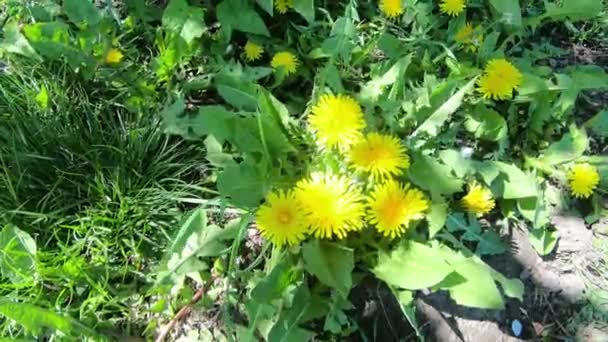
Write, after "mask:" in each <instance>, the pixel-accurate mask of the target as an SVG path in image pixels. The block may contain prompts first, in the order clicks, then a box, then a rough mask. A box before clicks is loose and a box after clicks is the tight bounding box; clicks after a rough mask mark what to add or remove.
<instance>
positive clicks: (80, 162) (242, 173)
mask: <svg viewBox="0 0 608 342" xmlns="http://www.w3.org/2000/svg"><path fill="white" fill-rule="evenodd" d="M161 3H162V5H161ZM7 4H8V5H6V6H5V8H2V9H0V19H1V18H3V19H2V20H0V21H2V22H3V25H2V32H1V34H0V56H1V57H2V62H1V63H0V188H1V189H2V191H0V227H2V230H1V231H0V272H1V273H0V284H2V285H1V286H0V296H3V297H5V300H4V301H2V302H0V314H1V315H2V316H3V317H5V318H6V319H3V320H0V332H1V333H0V334H2V335H7V336H11V337H14V338H19V337H35V338H38V339H52V340H56V339H71V338H74V337H77V336H78V337H88V338H90V339H92V340H102V339H104V337H102V336H98V332H101V331H104V332H106V331H112V332H114V331H118V330H121V331H120V336H121V337H123V336H139V335H141V336H143V338H145V339H150V338H152V337H153V336H152V335H153V334H154V332H156V331H159V329H162V327H160V325H162V324H164V323H165V322H167V321H169V320H170V319H171V318H172V317H174V315H175V313H176V311H177V310H178V309H179V308H181V307H183V306H184V305H186V304H187V303H188V302H189V301H190V300H191V298H192V297H193V296H194V292H195V291H196V289H195V288H194V287H196V288H197V289H200V288H202V289H203V290H204V295H203V296H202V298H200V299H199V301H198V302H197V303H196V304H195V305H194V306H193V308H194V310H197V311H200V315H198V316H201V317H202V318H201V319H205V320H214V321H215V320H218V321H219V323H220V324H218V325H217V327H216V325H213V326H214V328H211V329H209V331H202V330H201V332H200V333H199V332H196V334H195V333H192V335H190V336H189V338H191V339H200V340H204V339H210V340H211V339H214V340H238V341H261V340H265V341H283V342H285V341H308V340H312V339H321V340H348V339H352V338H353V336H356V335H354V334H359V335H361V337H362V339H364V340H365V339H368V340H371V339H374V338H375V337H376V336H368V335H366V334H367V333H369V332H367V331H362V330H360V328H361V326H360V325H359V324H358V323H356V322H354V319H353V318H354V317H360V315H359V314H358V313H357V312H358V311H363V310H364V308H361V307H359V306H357V307H355V304H358V303H357V299H359V298H358V297H357V296H358V295H359V294H360V293H370V292H372V291H370V290H371V289H369V288H367V287H368V286H369V285H368V283H369V280H371V278H374V277H375V278H376V279H375V280H380V281H382V282H384V283H385V285H387V286H388V289H389V290H390V291H391V292H392V294H393V295H394V297H395V300H396V301H397V302H398V303H399V306H400V309H401V312H402V313H403V315H404V316H405V318H406V319H407V320H408V321H409V322H410V324H411V325H412V326H413V327H414V330H415V332H416V334H417V335H418V337H419V338H423V336H422V335H421V333H422V332H421V330H420V329H418V323H417V322H416V320H417V317H416V312H415V305H416V301H415V300H414V298H418V297H419V296H420V292H424V293H426V292H427V291H446V292H447V293H448V294H449V296H450V298H451V299H452V300H453V301H454V302H456V303H457V304H459V305H463V306H469V307H476V308H482V309H494V310H501V309H504V308H505V299H504V297H509V298H515V299H517V300H520V301H521V300H522V299H523V296H524V286H523V283H522V282H521V281H520V280H519V279H509V278H506V277H505V276H503V275H502V274H500V273H499V272H498V271H497V270H495V269H493V268H492V267H491V266H490V265H488V264H486V263H485V262H484V261H483V260H486V259H485V258H486V257H489V256H491V258H488V259H487V260H491V259H495V258H500V256H501V255H504V254H506V253H510V252H511V251H510V250H509V241H508V239H509V237H508V236H506V235H505V234H503V232H504V231H506V230H508V229H512V228H513V226H514V225H516V224H517V225H518V226H523V224H524V223H525V224H527V225H528V226H529V227H530V229H529V233H528V235H529V240H530V243H531V244H532V245H533V246H534V248H535V249H536V250H537V252H538V253H539V254H540V255H548V254H549V253H551V252H552V251H553V250H554V249H555V248H556V245H557V239H558V238H559V237H558V236H557V232H556V231H554V230H552V228H551V225H550V221H551V220H550V218H551V216H552V215H553V214H554V212H555V211H556V210H564V209H565V210H569V211H573V212H577V213H578V214H580V216H581V217H584V218H585V219H586V221H587V222H588V223H593V222H596V221H598V220H599V219H600V218H601V217H602V215H604V214H605V209H604V208H602V205H601V204H602V201H603V197H605V191H606V189H608V161H607V160H606V158H605V157H604V156H601V155H594V154H601V153H602V146H604V145H605V142H606V141H605V140H606V137H607V133H606V132H608V128H607V127H608V124H607V122H608V115H607V114H606V113H607V112H606V110H605V109H604V108H601V107H598V106H597V103H596V102H597V101H596V97H595V95H594V94H593V95H591V96H589V94H590V91H597V90H599V91H604V90H606V89H608V74H607V73H606V71H605V70H604V67H603V66H601V65H569V66H562V64H563V62H567V61H569V60H570V58H569V55H570V51H569V50H568V49H567V48H560V47H558V46H563V44H561V43H562V42H561V41H556V40H555V37H553V36H555V35H554V34H553V33H555V32H560V34H561V33H562V32H568V31H570V32H574V34H575V35H578V37H583V36H585V35H588V34H589V33H588V32H594V33H593V34H591V35H592V36H595V35H598V36H599V33H597V32H602V28H604V27H605V25H604V24H602V23H601V21H599V20H595V16H596V15H597V14H598V13H600V12H601V11H602V9H603V5H602V1H600V0H563V1H543V2H540V1H532V2H530V1H527V2H521V1H517V0H504V1H503V0H479V1H467V2H466V5H467V6H466V9H465V12H464V13H462V14H460V15H458V16H456V17H450V16H447V15H445V14H442V13H441V12H440V11H438V6H437V5H438V2H437V1H409V0H408V1H403V2H402V3H401V5H402V6H403V8H402V10H403V13H401V14H397V15H396V16H395V17H391V18H388V16H390V15H392V14H395V13H392V14H391V13H383V10H382V6H381V5H380V2H379V1H375V0H374V1H354V0H345V1H334V2H331V1H313V0H292V1H284V2H280V1H278V0H275V1H272V0H255V1H254V0H220V1H215V2H213V1H212V2H209V1H191V0H169V1H161V2H159V1H144V0H134V1H123V2H120V1H118V2H115V1H114V2H112V1H90V0H65V1H60V2H57V1H51V0H45V1H27V2H20V1H9V2H8V3H7ZM283 12H284V13H283ZM487 18H489V20H485V19H487ZM581 22H583V23H582V24H581ZM587 22H589V23H587ZM466 24H470V27H469V26H465V25H466ZM589 27H591V28H589ZM463 28H464V29H465V31H466V29H471V30H472V32H470V33H469V35H466V34H465V35H464V36H463V32H465V31H462V30H463ZM588 30H589V31H588ZM604 31H605V30H604ZM465 33H466V32H465ZM548 33H549V34H548ZM585 37H586V38H581V39H582V40H584V39H587V38H589V37H588V36H585ZM560 38H561V35H560ZM570 38H572V37H568V39H570ZM598 39H599V38H598ZM574 40H575V39H574ZM574 40H573V41H574ZM247 43H251V44H255V45H257V46H258V47H259V49H260V51H261V54H260V56H259V58H257V59H255V61H252V60H251V58H249V59H247V58H245V46H246V44H247ZM251 44H250V45H247V46H248V47H251ZM279 52H289V53H290V54H293V55H294V56H295V58H296V59H297V63H296V64H294V65H292V66H293V67H294V69H295V70H294V71H295V72H293V73H289V74H287V73H286V72H285V70H284V68H281V67H277V66H276V63H272V60H273V57H275V56H277V53H279ZM280 56H281V55H279V57H280ZM283 56H284V55H283ZM496 59H504V60H505V61H504V62H505V63H503V64H502V66H503V68H502V70H498V71H499V72H498V74H493V72H494V73H496V70H491V69H492V68H491V67H490V66H492V65H494V66H495V65H496V64H493V63H492V60H496ZM275 62H276V61H275ZM283 62H284V61H283ZM499 64H500V63H499ZM505 64H506V65H507V66H509V65H512V66H513V68H514V69H516V70H517V72H513V71H511V72H505V70H506V69H505V68H504V66H505ZM273 66H274V67H273ZM555 66H557V67H555ZM519 74H521V77H520V75H519ZM507 83H508V87H507V89H505V84H507ZM511 86H512V88H513V89H511ZM497 94H498V95H500V96H498V97H497V96H496V95H497ZM324 95H340V96H348V97H349V100H348V101H337V102H336V103H339V105H337V107H338V108H330V110H327V111H325V112H326V114H327V113H330V115H333V116H335V117H334V118H333V120H335V121H332V120H327V122H324V123H321V125H323V124H324V125H327V127H329V128H330V129H331V130H334V131H337V130H339V129H342V128H343V126H348V125H349V124H351V125H353V126H355V125H359V123H360V122H361V120H363V121H364V123H365V127H364V128H361V129H359V128H357V129H358V131H357V132H355V134H354V135H355V136H356V135H357V134H360V135H361V136H365V135H368V136H369V133H372V132H373V133H380V134H382V135H388V136H391V137H392V138H394V139H393V141H395V142H396V145H398V146H399V147H400V148H403V150H404V151H405V154H406V155H407V161H408V162H407V163H406V162H405V160H406V158H405V157H403V158H401V159H400V160H401V161H400V165H397V167H396V169H397V171H396V172H397V174H394V175H393V174H390V173H387V176H386V177H384V178H382V177H380V179H374V178H372V177H370V176H369V175H368V174H366V173H365V172H359V171H355V170H365V168H362V167H360V165H354V164H355V159H356V158H353V155H352V154H351V151H352V150H349V148H352V147H349V146H345V147H342V146H341V149H340V150H338V149H332V148H327V147H326V146H324V145H323V144H322V143H321V142H322V140H323V137H322V136H321V135H322V134H328V133H327V131H329V130H326V132H322V130H320V129H317V128H314V127H315V126H316V125H317V124H318V122H316V123H314V124H313V123H312V121H314V120H315V119H312V118H314V117H317V116H318V113H319V112H323V110H319V109H318V108H319V107H317V105H319V104H320V101H321V99H322V98H324V99H326V98H327V97H323V96H324ZM511 95H512V96H511ZM336 98H338V97H336ZM339 98H341V99H344V98H345V97H339ZM350 98H352V100H350ZM496 98H500V99H501V100H496ZM345 103H346V104H351V105H352V106H347V105H345ZM353 104H354V105H353ZM359 107H360V110H361V113H359ZM589 111H590V112H589ZM360 114H362V115H360ZM589 114H595V115H593V116H591V115H589ZM361 117H362V118H363V119H361ZM320 121H323V120H320ZM349 121H352V122H349ZM585 121H586V122H585ZM357 127H360V126H357ZM313 128H314V129H313ZM330 133H331V132H330ZM346 138H347V137H345V139H346ZM353 140H354V139H353ZM353 143H358V141H353ZM382 147H386V146H375V147H374V149H372V151H371V152H370V153H367V155H366V157H365V158H369V159H374V158H379V157H381V156H383V153H379V152H378V151H381V150H382ZM368 152H369V151H368ZM382 152H386V151H382ZM389 152H390V151H389ZM353 154H354V153H353ZM365 158H361V159H365ZM357 162H359V163H365V160H363V161H361V160H359V161H357ZM581 162H584V163H590V164H591V165H593V166H594V167H596V168H597V170H598V172H599V175H600V182H599V185H598V187H597V188H594V189H593V194H592V196H590V197H589V198H588V199H577V200H576V201H572V200H571V196H570V195H569V194H568V191H569V184H568V181H567V177H566V175H567V172H568V170H569V169H570V168H571V166H572V165H573V164H575V163H581ZM378 164H381V163H378ZM406 164H408V165H406ZM317 173H319V174H320V173H323V174H325V175H335V176H339V177H342V179H344V180H345V183H346V184H345V185H344V186H345V187H349V189H348V191H350V193H349V194H350V195H352V196H351V197H352V198H353V201H351V202H353V203H348V204H345V203H346V202H348V201H347V200H346V199H345V197H347V196H346V194H344V196H342V197H340V198H339V200H338V199H336V200H332V201H325V200H326V199H327V197H330V196H328V194H327V193H329V192H331V191H332V190H335V189H333V188H331V189H320V188H314V187H310V188H308V191H309V192H310V194H308V195H311V196H310V201H308V202H310V203H306V205H308V206H309V207H314V206H315V205H317V206H318V207H317V208H314V209H315V210H311V212H307V213H306V215H302V217H300V216H298V215H292V212H290V211H289V210H287V209H292V208H296V209H298V210H302V211H304V210H303V209H304V208H302V207H304V206H305V205H304V203H302V202H304V201H300V200H301V199H302V198H303V197H305V196H303V195H302V194H299V196H300V197H297V196H296V197H294V200H293V201H291V202H290V203H288V204H289V205H292V208H287V209H286V208H274V210H275V212H274V214H276V218H275V220H274V223H275V224H273V226H279V227H273V228H276V229H283V230H282V232H286V231H287V232H288V231H289V230H290V229H291V228H292V226H290V223H291V224H293V223H294V222H293V220H295V219H296V218H297V219H302V221H303V222H295V223H296V224H298V227H304V226H306V227H307V229H308V228H310V227H311V226H313V223H314V224H316V225H319V226H320V225H327V226H328V227H329V229H328V230H332V229H336V230H337V229H340V228H344V232H346V233H345V234H346V236H339V237H335V235H331V234H330V235H329V236H334V237H333V238H318V237H315V236H314V235H313V234H310V233H311V232H310V231H308V232H307V235H306V236H304V237H303V240H302V241H301V242H300V243H299V244H296V245H293V246H282V247H278V246H274V245H273V244H272V243H271V242H270V240H271V239H269V238H268V236H267V235H264V234H265V232H264V229H259V230H258V229H257V227H258V225H260V222H256V220H257V219H258V218H257V217H256V212H257V210H258V208H260V205H262V204H263V203H264V201H265V200H266V199H268V198H272V197H269V194H270V193H271V192H278V191H281V192H285V191H290V190H293V189H294V188H295V187H296V186H297V184H300V185H301V184H302V183H298V182H299V181H301V180H305V179H309V178H310V177H311V175H313V174H317ZM388 174H390V175H388ZM328 179H329V178H328ZM387 180H394V181H396V182H399V183H401V184H403V186H404V187H405V186H407V187H408V191H409V192H408V194H409V195H410V197H407V196H403V197H405V198H406V199H405V200H404V199H403V198H401V199H399V200H397V201H396V200H394V198H391V197H390V196H388V199H389V200H386V202H385V203H379V204H378V203H375V204H378V206H380V205H385V206H384V207H382V208H381V209H380V210H376V212H374V215H377V216H386V217H384V218H385V219H386V220H384V221H386V222H384V225H385V226H391V225H393V226H395V225H396V226H397V227H392V228H394V229H395V230H397V229H402V230H399V234H395V235H391V236H394V237H393V238H388V237H386V236H383V235H382V234H380V232H381V230H382V229H380V228H379V227H378V225H379V222H375V221H372V220H371V219H370V217H371V216H372V215H371V214H370V212H371V210H372V209H370V208H365V206H369V203H367V202H368V201H369V200H368V199H367V197H369V196H370V194H371V193H372V191H373V190H374V189H376V186H377V185H378V184H380V183H382V182H386V181H387ZM337 183H338V182H335V184H337ZM336 187H337V186H336ZM480 187H483V188H487V189H488V190H487V192H486V191H484V192H483V194H482V195H480V196H483V197H484V198H482V199H477V200H478V201H479V202H480V203H478V204H480V206H483V205H485V206H486V207H488V208H490V207H491V208H490V209H488V210H487V211H484V212H483V213H482V214H479V215H480V216H476V215H475V214H467V213H465V210H471V208H470V206H468V201H469V200H470V197H469V196H467V198H466V200H465V201H463V200H462V199H463V197H464V196H465V195H467V192H469V190H470V189H471V188H477V189H479V188H480ZM321 188H322V187H321ZM404 192H405V190H404ZM359 195H361V196H359ZM294 196H295V195H294ZM415 196H418V200H417V201H414V200H412V197H415ZM485 197H488V198H485ZM391 200H392V202H391ZM343 201H344V202H343ZM374 201H376V202H380V201H377V199H374ZM406 201H412V202H411V203H406V204H412V203H416V205H417V206H418V208H417V209H416V208H413V209H412V208H410V207H408V208H407V209H408V210H407V211H408V213H407V214H408V215H409V216H407V217H405V215H402V216H403V217H398V216H399V215H397V214H399V213H402V212H405V210H402V209H403V208H401V207H400V206H399V205H401V204H403V203H404V202H406ZM473 201H475V200H474V199H473ZM354 202H356V203H354ZM463 202H466V203H467V207H465V205H464V204H463ZM268 203H272V201H271V200H268V201H267V204H268ZM412 206H414V205H412ZM406 207H407V206H406ZM306 209H309V208H306ZM398 209H399V210H398ZM409 209H411V211H412V213H409V211H410V210H409ZM471 211H474V210H471ZM474 212H476V211H474ZM327 213H329V214H330V215H325V217H323V214H327ZM393 214H395V215H396V218H395V219H394V220H390V219H391V217H389V216H391V215H393ZM314 219H317V221H318V222H313V223H311V222H310V221H313V220H314ZM334 219H335V220H334ZM387 222H388V223H387ZM300 223H302V225H300ZM283 224H284V226H283ZM332 224H335V225H333V226H332ZM341 225H345V226H346V227H344V226H341ZM497 225H500V228H501V229H498V228H499V227H497ZM260 226H262V225H260ZM324 228H327V227H324ZM355 228H356V229H355ZM384 228H386V227H384ZM309 230H310V229H309ZM260 231H262V232H261V233H260ZM260 234H262V235H261V236H260ZM298 241H299V240H298ZM482 257H483V258H484V259H483V260H482ZM381 286H384V285H381ZM379 288H380V287H378V288H376V289H375V290H376V291H379ZM353 289H356V290H359V291H353ZM353 295H355V297H354V299H355V300H353ZM351 300H353V303H351ZM366 300H367V298H366ZM51 308H52V309H51ZM206 315H209V317H207V316H206ZM198 316H197V315H193V319H196V317H198ZM202 325H205V326H207V324H202ZM202 325H201V326H202ZM93 328H94V329H95V331H93V330H92V329H93ZM179 337H180V336H175V335H170V336H169V339H171V338H172V339H176V340H177V339H178V338H179Z"/></svg>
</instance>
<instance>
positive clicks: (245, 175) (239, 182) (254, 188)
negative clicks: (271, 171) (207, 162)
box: [217, 159, 271, 209]
mask: <svg viewBox="0 0 608 342" xmlns="http://www.w3.org/2000/svg"><path fill="white" fill-rule="evenodd" d="M267 176H268V169H267V168H266V167H265V166H264V165H263V164H261V163H255V162H253V161H251V160H249V159H246V160H245V161H244V162H242V163H240V164H237V165H231V166H228V167H226V168H224V170H222V171H221V172H220V173H219V174H218V177H217V187H218V190H219V191H220V194H221V195H222V197H224V198H225V199H227V200H228V201H229V202H230V203H231V204H232V205H234V206H236V207H240V208H250V209H254V208H257V207H258V206H259V205H260V202H261V201H262V200H263V199H264V196H265V195H266V193H267V192H268V191H269V190H270V187H271V183H270V181H269V179H268V178H267Z"/></svg>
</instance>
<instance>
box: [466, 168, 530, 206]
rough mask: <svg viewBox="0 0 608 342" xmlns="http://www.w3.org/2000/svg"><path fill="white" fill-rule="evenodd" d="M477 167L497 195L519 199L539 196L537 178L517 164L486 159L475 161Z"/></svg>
mask: <svg viewBox="0 0 608 342" xmlns="http://www.w3.org/2000/svg"><path fill="white" fill-rule="evenodd" d="M475 168H476V170H477V172H479V174H480V175H481V176H482V178H483V179H484V182H485V183H486V184H489V185H490V186H491V188H492V192H493V193H494V195H495V196H497V197H503V198H505V199H518V198H527V197H537V196H538V185H537V182H536V178H535V177H534V176H533V175H531V174H527V173H525V172H523V171H522V170H520V169H519V168H518V167H517V166H515V165H511V164H506V163H503V162H494V161H485V162H477V163H475Z"/></svg>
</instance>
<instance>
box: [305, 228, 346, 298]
mask: <svg viewBox="0 0 608 342" xmlns="http://www.w3.org/2000/svg"><path fill="white" fill-rule="evenodd" d="M302 256H303V257H304V268H305V269H306V271H308V272H309V273H311V274H314V275H315V276H316V277H317V278H318V279H319V281H321V282H322V283H323V284H325V285H327V286H329V287H331V288H333V289H335V290H336V291H337V292H338V293H339V294H340V295H341V296H342V297H343V298H347V297H348V293H349V292H350V289H351V287H352V284H353V280H352V272H353V269H354V267H355V262H354V256H353V250H352V249H350V248H347V247H345V246H342V245H339V244H336V243H332V242H327V241H320V240H317V239H314V240H312V241H309V242H307V243H305V244H304V245H303V246H302Z"/></svg>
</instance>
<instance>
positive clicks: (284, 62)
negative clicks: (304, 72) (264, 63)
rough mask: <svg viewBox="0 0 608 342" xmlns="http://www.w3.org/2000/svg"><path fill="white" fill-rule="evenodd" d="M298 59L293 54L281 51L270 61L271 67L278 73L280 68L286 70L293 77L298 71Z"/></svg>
mask: <svg viewBox="0 0 608 342" xmlns="http://www.w3.org/2000/svg"><path fill="white" fill-rule="evenodd" d="M299 63H300V62H299V61H298V58H297V57H296V56H295V55H294V54H293V53H291V52H288V51H281V52H277V53H276V54H275V55H274V56H273V57H272V61H270V66H272V68H273V69H274V70H275V71H276V70H277V69H279V68H282V69H284V70H285V73H286V74H287V75H291V74H293V73H295V72H296V70H297V69H298V64H299Z"/></svg>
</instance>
